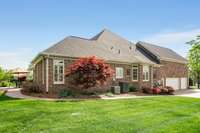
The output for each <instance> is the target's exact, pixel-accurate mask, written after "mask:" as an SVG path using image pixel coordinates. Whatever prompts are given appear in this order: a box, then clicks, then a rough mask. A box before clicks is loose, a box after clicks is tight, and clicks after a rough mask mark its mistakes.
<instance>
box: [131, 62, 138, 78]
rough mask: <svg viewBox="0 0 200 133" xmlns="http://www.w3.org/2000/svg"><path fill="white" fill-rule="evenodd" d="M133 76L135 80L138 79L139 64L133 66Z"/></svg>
mask: <svg viewBox="0 0 200 133" xmlns="http://www.w3.org/2000/svg"><path fill="white" fill-rule="evenodd" d="M132 72H133V75H132V76H133V77H132V80H133V81H137V80H138V66H133V71H132Z"/></svg>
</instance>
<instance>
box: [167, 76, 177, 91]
mask: <svg viewBox="0 0 200 133" xmlns="http://www.w3.org/2000/svg"><path fill="white" fill-rule="evenodd" d="M166 86H171V87H173V88H174V89H175V90H178V89H179V78H166Z"/></svg>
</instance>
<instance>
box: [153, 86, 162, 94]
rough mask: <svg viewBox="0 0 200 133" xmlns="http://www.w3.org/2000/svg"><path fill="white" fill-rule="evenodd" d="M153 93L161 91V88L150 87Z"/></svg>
mask: <svg viewBox="0 0 200 133" xmlns="http://www.w3.org/2000/svg"><path fill="white" fill-rule="evenodd" d="M152 92H153V94H160V93H161V89H160V88H158V87H156V88H153V89H152Z"/></svg>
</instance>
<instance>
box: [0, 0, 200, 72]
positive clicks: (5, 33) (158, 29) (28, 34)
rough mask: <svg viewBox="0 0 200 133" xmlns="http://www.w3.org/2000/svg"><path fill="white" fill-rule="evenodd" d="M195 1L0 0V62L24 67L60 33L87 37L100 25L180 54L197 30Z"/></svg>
mask: <svg viewBox="0 0 200 133" xmlns="http://www.w3.org/2000/svg"><path fill="white" fill-rule="evenodd" d="M199 7H200V1H199V0H187V1H184V0H152V1H148V0H98V1H97V0H93V1H92V0H17V1H15V0H1V1H0V65H1V66H3V67H4V68H8V69H10V68H15V67H22V68H26V67H27V66H28V64H29V63H30V61H31V60H32V58H33V57H34V56H35V55H36V54H37V53H38V52H39V51H42V50H44V49H45V48H47V47H49V46H51V45H52V44H54V43H56V42H58V41H59V40H61V39H63V38H64V37H66V36H68V35H75V36H81V37H86V38H90V37H92V36H93V35H95V34H97V33H98V32H100V31H101V30H102V29H104V28H107V29H109V30H111V31H113V32H115V33H117V34H119V35H121V36H123V37H124V38H126V39H128V40H131V41H133V42H136V41H138V40H142V41H148V42H151V43H156V44H157V45H160V46H165V47H168V48H171V49H173V50H175V51H177V52H178V53H179V54H181V55H182V56H184V57H185V56H186V55H187V51H188V49H189V46H188V45H186V44H185V42H187V41H189V40H191V39H193V38H194V37H195V36H196V35H197V34H200V17H199V13H200V8H199Z"/></svg>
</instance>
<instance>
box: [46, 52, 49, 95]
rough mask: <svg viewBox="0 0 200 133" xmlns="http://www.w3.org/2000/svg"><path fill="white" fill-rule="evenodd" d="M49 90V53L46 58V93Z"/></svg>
mask: <svg viewBox="0 0 200 133" xmlns="http://www.w3.org/2000/svg"><path fill="white" fill-rule="evenodd" d="M48 92H49V55H47V58H46V93H48Z"/></svg>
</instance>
